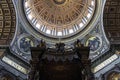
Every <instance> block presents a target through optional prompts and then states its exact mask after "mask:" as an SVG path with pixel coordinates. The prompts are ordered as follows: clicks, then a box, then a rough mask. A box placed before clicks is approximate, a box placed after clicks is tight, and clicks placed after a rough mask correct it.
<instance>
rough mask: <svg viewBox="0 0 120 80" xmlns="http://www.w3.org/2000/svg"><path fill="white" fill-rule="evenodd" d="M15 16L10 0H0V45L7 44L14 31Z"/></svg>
mask: <svg viewBox="0 0 120 80" xmlns="http://www.w3.org/2000/svg"><path fill="white" fill-rule="evenodd" d="M15 25H16V16H15V9H14V6H13V2H12V0H0V45H9V44H10V42H11V40H12V39H13V36H14V33H15Z"/></svg>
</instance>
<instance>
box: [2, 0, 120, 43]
mask: <svg viewBox="0 0 120 80" xmlns="http://www.w3.org/2000/svg"><path fill="white" fill-rule="evenodd" d="M103 23H104V28H105V32H106V35H107V38H108V39H109V40H110V42H111V43H112V44H119V43H120V0H107V2H106V5H105V8H104V17H103ZM15 27H16V15H15V9H14V5H13V3H12V0H0V45H9V44H10V42H11V40H12V39H13V37H14V34H15V29H16V28H15Z"/></svg>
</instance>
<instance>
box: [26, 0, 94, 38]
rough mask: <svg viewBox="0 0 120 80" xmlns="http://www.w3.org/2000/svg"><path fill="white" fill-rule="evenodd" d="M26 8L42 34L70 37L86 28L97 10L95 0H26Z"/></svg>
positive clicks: (27, 15) (31, 21)
mask: <svg viewBox="0 0 120 80" xmlns="http://www.w3.org/2000/svg"><path fill="white" fill-rule="evenodd" d="M24 9H25V14H26V17H27V19H28V21H29V23H30V24H31V25H32V27H33V29H35V30H36V31H37V32H39V33H40V34H42V35H44V36H49V37H52V38H68V37H70V36H74V35H75V34H77V33H79V32H82V31H83V30H84V29H85V28H86V26H87V24H88V23H89V22H90V20H91V18H92V16H93V14H94V11H95V0H25V1H24Z"/></svg>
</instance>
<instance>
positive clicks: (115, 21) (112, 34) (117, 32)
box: [103, 0, 120, 44]
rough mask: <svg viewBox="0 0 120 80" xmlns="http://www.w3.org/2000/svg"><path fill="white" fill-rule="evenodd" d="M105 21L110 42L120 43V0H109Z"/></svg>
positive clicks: (105, 9) (106, 6)
mask: <svg viewBox="0 0 120 80" xmlns="http://www.w3.org/2000/svg"><path fill="white" fill-rule="evenodd" d="M103 21H104V28H105V32H106V35H107V37H108V39H109V40H110V42H111V43H112V44H120V0H107V2H106V5H105V8H104V17H103Z"/></svg>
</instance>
